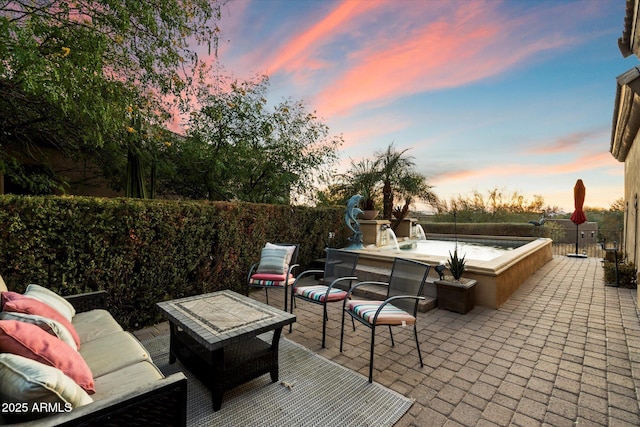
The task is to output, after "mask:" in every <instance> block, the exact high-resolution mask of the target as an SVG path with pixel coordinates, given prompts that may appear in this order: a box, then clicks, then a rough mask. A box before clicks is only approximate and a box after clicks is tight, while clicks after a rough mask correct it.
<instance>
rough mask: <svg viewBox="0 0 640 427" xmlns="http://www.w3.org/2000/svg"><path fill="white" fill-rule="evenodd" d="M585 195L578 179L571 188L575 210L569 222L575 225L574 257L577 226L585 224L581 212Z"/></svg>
mask: <svg viewBox="0 0 640 427" xmlns="http://www.w3.org/2000/svg"><path fill="white" fill-rule="evenodd" d="M585 193H586V188H585V187H584V183H583V182H582V180H581V179H579V180H578V181H576V185H575V186H574V187H573V204H574V208H575V210H574V211H573V213H572V214H571V222H573V223H574V224H575V225H576V256H577V255H578V226H579V225H580V224H582V223H585V222H587V217H586V216H585V215H584V211H583V210H582V206H583V205H584V196H585Z"/></svg>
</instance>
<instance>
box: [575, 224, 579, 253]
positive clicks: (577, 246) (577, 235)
mask: <svg viewBox="0 0 640 427" xmlns="http://www.w3.org/2000/svg"><path fill="white" fill-rule="evenodd" d="M578 227H579V226H578V224H576V255H578Z"/></svg>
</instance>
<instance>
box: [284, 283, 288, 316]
mask: <svg viewBox="0 0 640 427" xmlns="http://www.w3.org/2000/svg"><path fill="white" fill-rule="evenodd" d="M284 311H289V307H288V306H287V286H285V287H284Z"/></svg>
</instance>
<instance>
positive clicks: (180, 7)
mask: <svg viewBox="0 0 640 427" xmlns="http://www.w3.org/2000/svg"><path fill="white" fill-rule="evenodd" d="M219 16H220V3H219V2H218V1H215V0H214V1H209V0H157V1H154V2H143V1H140V2H137V1H122V0H97V1H70V2H67V1H62V0H52V1H50V2H33V1H26V0H23V1H20V0H18V1H10V2H2V3H1V4H0V37H1V39H2V44H0V57H1V58H2V61H0V117H2V118H1V119H0V145H1V147H2V154H1V157H0V172H4V173H6V174H8V175H14V178H16V179H23V180H24V179H28V177H25V176H24V175H25V170H24V168H20V167H18V166H17V165H22V164H23V163H24V162H23V160H24V158H25V156H26V157H27V158H29V157H32V158H35V159H36V160H38V159H40V160H41V158H42V157H43V156H37V155H34V153H36V154H37V151H38V149H40V148H41V147H53V148H55V149H56V150H59V151H61V152H62V153H63V154H65V155H67V156H70V157H74V158H78V157H83V158H85V159H86V158H94V157H98V156H100V155H101V156H105V157H114V158H115V157H120V159H124V161H126V156H127V152H128V147H127V146H126V145H127V144H121V143H119V141H126V139H127V138H126V127H127V126H128V121H127V114H128V112H127V107H133V108H135V109H136V110H137V111H138V112H139V114H140V115H141V118H142V120H143V121H144V122H145V123H148V124H149V125H154V124H160V123H162V122H163V121H164V120H165V119H166V117H167V112H168V111H169V110H170V109H171V108H174V107H178V106H179V107H183V108H186V106H187V102H188V101H189V99H190V98H189V88H191V87H192V85H191V83H192V82H193V80H194V79H195V78H197V77H198V76H199V74H198V73H199V72H200V71H201V70H202V69H203V68H202V67H201V64H200V61H199V59H198V56H197V54H196V52H195V51H194V50H193V49H192V48H190V47H189V45H188V43H192V42H193V41H196V42H198V43H206V44H209V48H210V49H211V47H213V48H214V49H215V47H216V43H217V34H218V28H217V26H216V25H215V21H216V20H217V19H219ZM211 43H212V44H213V45H211ZM105 150H116V151H117V153H113V152H112V153H105V152H104V151H105ZM112 172H113V170H112ZM54 182H57V184H56V185H58V186H60V185H61V183H60V182H59V180H58V181H55V180H54Z"/></svg>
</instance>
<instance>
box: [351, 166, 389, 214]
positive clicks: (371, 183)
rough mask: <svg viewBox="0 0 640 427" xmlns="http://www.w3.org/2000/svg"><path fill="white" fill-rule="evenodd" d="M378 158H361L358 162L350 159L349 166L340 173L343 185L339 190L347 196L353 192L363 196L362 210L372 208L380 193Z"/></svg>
mask: <svg viewBox="0 0 640 427" xmlns="http://www.w3.org/2000/svg"><path fill="white" fill-rule="evenodd" d="M379 163H380V162H379V160H377V159H374V160H370V159H363V160H360V161H359V162H354V161H353V160H352V161H351V168H350V169H349V170H348V171H347V173H345V174H343V175H341V180H342V182H343V185H342V186H341V192H342V193H343V197H345V198H348V197H351V196H352V195H354V194H360V195H362V196H363V197H364V206H363V209H364V210H374V209H375V205H376V198H377V196H378V194H379V193H380V185H379V184H380V181H381V175H380V167H379Z"/></svg>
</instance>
